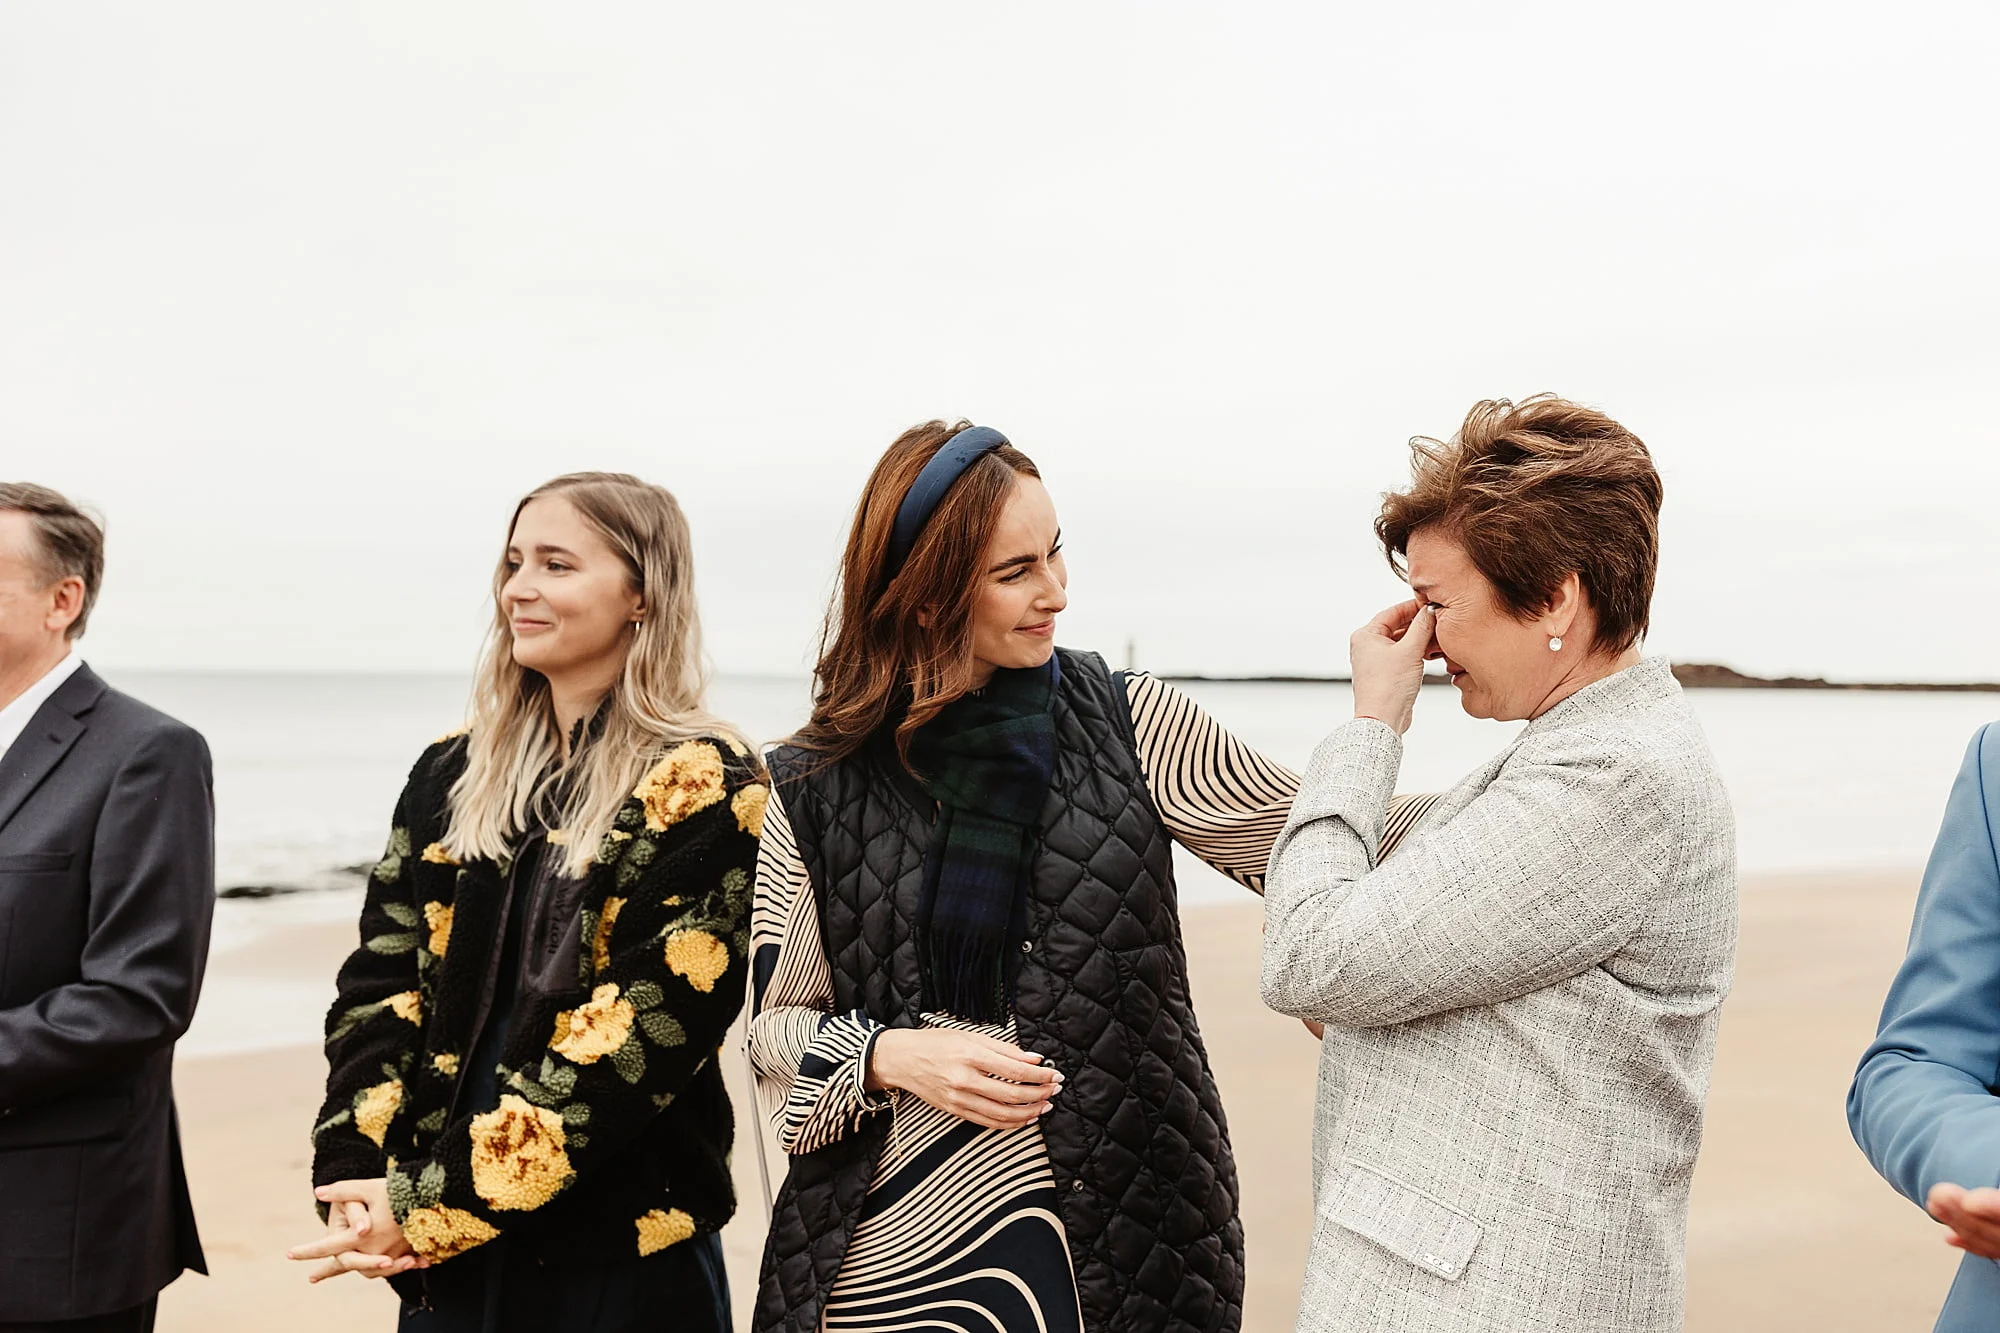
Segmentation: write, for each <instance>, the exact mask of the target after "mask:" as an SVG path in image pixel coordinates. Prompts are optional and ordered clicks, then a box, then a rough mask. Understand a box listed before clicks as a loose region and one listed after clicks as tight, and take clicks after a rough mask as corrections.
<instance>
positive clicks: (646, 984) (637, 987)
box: [625, 981, 667, 1009]
mask: <svg viewBox="0 0 2000 1333" xmlns="http://www.w3.org/2000/svg"><path fill="white" fill-rule="evenodd" d="M666 998H667V993H666V992H665V991H663V990H661V989H660V986H659V983H658V982H655V981H635V982H633V983H632V984H631V985H630V986H627V987H626V988H625V1003H627V1004H629V1005H631V1006H632V1007H633V1008H634V1009H657V1008H659V1007H660V1005H662V1004H663V1003H665V1002H666Z"/></svg>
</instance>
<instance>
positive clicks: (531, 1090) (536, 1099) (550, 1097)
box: [507, 1074, 562, 1106]
mask: <svg viewBox="0 0 2000 1333" xmlns="http://www.w3.org/2000/svg"><path fill="white" fill-rule="evenodd" d="M507 1082H508V1083H510V1084H512V1085H513V1086H514V1087H516V1088H518V1089H520V1092H521V1095H522V1096H523V1097H526V1098H527V1099H528V1100H529V1101H531V1102H533V1103H534V1104H535V1105H537V1106H554V1105H555V1104H556V1103H557V1102H560V1101H561V1100H562V1098H561V1097H558V1096H557V1095H556V1094H554V1093H552V1092H550V1091H549V1090H548V1089H547V1088H545V1087H543V1086H542V1085H541V1084H539V1083H537V1082H535V1080H533V1079H531V1078H529V1077H528V1076H527V1075H526V1074H509V1075H507Z"/></svg>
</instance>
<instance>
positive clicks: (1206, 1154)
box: [754, 649, 1243, 1333]
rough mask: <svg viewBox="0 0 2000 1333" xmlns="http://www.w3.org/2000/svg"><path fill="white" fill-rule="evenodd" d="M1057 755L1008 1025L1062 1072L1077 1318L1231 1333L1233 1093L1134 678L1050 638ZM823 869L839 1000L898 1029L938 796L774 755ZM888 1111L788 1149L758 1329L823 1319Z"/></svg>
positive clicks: (1058, 1115)
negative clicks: (1151, 783) (1186, 931)
mask: <svg viewBox="0 0 2000 1333" xmlns="http://www.w3.org/2000/svg"><path fill="white" fill-rule="evenodd" d="M1058 651H1059V653H1060V654H1061V658H1062V686H1061V689H1060V691H1059V692H1058V694H1057V698H1056V706H1055V720H1056V737H1057V751H1058V753H1057V763H1056V774H1055V779H1054V782H1053V783H1052V784H1051V787H1050V791H1049V801H1048V805H1047V807H1046V808H1045V809H1044V810H1043V813H1042V820H1041V845H1040V849H1039V851H1038V852H1037V855H1036V859H1035V868H1034V881H1033V890H1032V893H1033V896H1032V900H1031V902H1030V904H1029V911H1028V945H1029V948H1028V950H1027V951H1026V952H1025V954H1024V956H1023V957H1022V959H1021V969H1020V973H1019V978H1018V999H1017V1001H1016V1008H1015V1018H1016V1021H1017V1022H1018V1024H1019V1028H1020V1038H1021V1045H1022V1047H1023V1048H1024V1049H1026V1050H1031V1051H1039V1052H1041V1053H1042V1055H1043V1056H1044V1057H1046V1058H1047V1059H1049V1060H1050V1061H1052V1062H1053V1063H1054V1064H1055V1066H1056V1067H1057V1068H1058V1069H1060V1070H1062V1071H1063V1073H1064V1075H1066V1077H1067V1081H1066V1082H1065V1084H1064V1085H1063V1091H1062V1093H1061V1094H1060V1095H1059V1096H1058V1097H1057V1098H1056V1100H1055V1109H1054V1110H1053V1111H1051V1112H1050V1113H1049V1114H1048V1115H1046V1116H1044V1117H1043V1118H1042V1121H1041V1124H1042V1132H1043V1136H1044V1138H1045V1139H1046V1141H1047V1144H1048V1153H1049V1160H1050V1163H1051V1165H1052V1166H1053V1167H1054V1170H1055V1180H1056V1191H1057V1194H1058V1197H1059V1199H1060V1201H1061V1206H1062V1219H1063V1226H1064V1228H1065V1229H1066V1230H1067V1232H1068V1234H1069V1246H1070V1255H1071V1258H1072V1260H1073V1261H1074V1263H1075V1267H1076V1280H1077V1290H1078V1293H1079V1295H1080V1297H1081V1299H1082V1306H1083V1322H1084V1327H1085V1328H1086V1329H1088V1330H1091V1333H1113V1331H1114V1330H1116V1331H1118V1333H1123V1331H1124V1330H1176V1331H1178V1330H1197V1329H1199V1330H1205V1331H1208V1333H1233V1331H1234V1330H1235V1329H1237V1328H1238V1327H1239V1325H1240V1324H1241V1322H1242V1316H1243V1227H1242V1224H1241V1222H1239V1221H1238V1220H1237V1215H1236V1165H1235V1162H1234V1160H1233V1159H1232V1158H1231V1156H1230V1152H1229V1135H1228V1129H1227V1126H1226V1125H1225V1124H1224V1122H1223V1115H1222V1100H1221V1098H1220V1097H1219V1096H1218V1095H1217V1094H1216V1089H1215V1080H1214V1079H1213V1078H1212V1077H1211V1076H1210V1075H1209V1070H1208V1056H1207V1054H1206V1053H1205V1052H1204V1051H1203V1049H1202V1044H1201V1034H1200V1033H1199V1032H1198V1031H1196V1029H1195V1021H1194V1010H1193V1008H1192V1006H1191V1005H1190V1003H1189V1000H1188V984H1187V956H1186V954H1185V952H1184V951H1183V949H1182V946H1181V934H1180V920H1179V914H1178V908H1177V904H1176V900H1175V893H1174V877H1173V861H1172V857H1171V849H1170V843H1169V840H1168V834H1167V830H1166V826H1165V825H1164V824H1163V823H1162V822H1161V819H1160V815H1159V812H1158V811H1157V810H1156V809H1155V808H1154V806H1153V801H1152V798H1151V796H1150V795H1148V793H1147V790H1146V782H1145V777H1144V774H1143V773H1142V772H1141V771H1140V767H1139V758H1138V751H1137V743H1136V741H1135V739H1134V737H1133V733H1132V716H1131V710H1130V708H1129V707H1128V705H1127V701H1126V697H1125V690H1124V682H1123V681H1122V679H1120V678H1117V677H1114V676H1113V675H1112V674H1111V672H1110V671H1109V670H1107V669H1106V667H1105V665H1104V661H1103V659H1102V658H1100V657H1098V656H1097V655H1096V654H1094V653H1077V652H1071V651H1068V650H1066V649H1060V650H1058ZM770 763H771V774H772V777H773V780H774V781H775V782H776V783H777V785H778V788H779V790H780V792H781V793H782V796H783V799H784V805H785V811H786V814H787V815H788V816H789V817H790V819H791V824H792V828H793V831H794V833H795V834H796V835H797V837H798V844H799V851H800V854H801V855H802V856H803V858H804V861H805V865H806V868H807V870H808V871H809V872H810V873H811V876H812V884H813V891H814V895H815V898H816V903H817V907H818V910H819V919H820V930H821V934H822V937H823V939H824V941H825V945H826V952H827V957H828V959H829V961H830V962H831V963H832V967H833V985H834V1001H833V1003H834V1008H835V1010H836V1011H838V1012H847V1011H851V1010H855V1009H859V1010H861V1011H862V1012H864V1013H866V1014H867V1015H868V1016H869V1017H871V1018H874V1019H876V1020H877V1021H878V1022H882V1023H886V1024H888V1025H890V1026H892V1027H910V1026H914V1025H915V1024H916V1022H917V1018H918V1012H919V1007H920V1005H921V1002H922V991H921V985H920V983H919V981H918V977H917V956H916V945H915V941H914V939H913V938H912V934H911V923H912V921H914V920H915V917H916V910H917V894H918V890H919V887H920V884H921V880H922V866H923V857H924V850H925V848H926V847H927V846H928V844H929V840H930V832H931V810H932V807H931V805H930V802H929V800H928V798H927V797H925V796H924V794H923V792H922V790H921V789H920V788H917V787H916V786H915V784H914V783H913V782H912V781H911V780H910V779H909V778H908V777H907V776H906V775H901V774H899V773H897V772H894V771H892V770H891V769H890V767H889V766H888V765H887V764H885V763H884V762H882V760H880V759H879V758H871V757H868V756H865V755H864V756H855V757H853V758H850V759H847V760H843V761H842V762H840V763H838V764H833V765H830V766H822V767H819V768H817V769H815V768H814V766H813V765H814V759H813V756H812V755H811V754H810V753H808V752H805V751H801V750H799V749H797V748H795V747H791V746H786V747H782V748H780V749H779V750H777V751H775V752H773V754H772V755H771V757H770ZM888 1128H889V1125H888V1117H887V1116H886V1115H878V1116H872V1117H869V1118H868V1119H867V1120H866V1121H864V1123H863V1127H862V1128H861V1130H860V1131H858V1132H856V1133H854V1134H850V1135H848V1136H847V1137H846V1138H844V1139H842V1140H840V1141H839V1142H836V1143H833V1144H831V1145H829V1146H827V1147H825V1148H822V1149H820V1150H819V1151H818V1152H813V1153H807V1154H803V1155H800V1156H795V1157H793V1158H792V1159H791V1173H790V1175H789V1176H788V1177H787V1178H786V1180H785V1184H784V1188H783V1189H782V1190H780V1191H779V1194H778V1200H777V1204H776V1206H775V1209H774V1214H773V1217H772V1222H771V1231H770V1236H769V1238H768V1240H767V1242H766V1244H765V1249H764V1266H763V1273H762V1280H761V1282H760V1284H759V1289H758V1293H757V1312H756V1319H755V1325H754V1327H755V1328H756V1330H757V1333H816V1331H817V1329H818V1328H819V1320H820V1312H821V1309H822V1307H823V1306H824V1305H825V1303H826V1298H827V1293H828V1292H829V1290H830V1289H831V1288H832V1286H833V1281H834V1278H835V1276H836V1275H837V1274H838V1273H839V1272H840V1265H841V1261H842V1258H843V1257H844V1256H845V1254H846V1252H847V1245H848V1241H849V1239H850V1238H851V1237H852V1235H853V1233H854V1227H855V1224H856V1222H857V1221H858V1220H859V1218H860V1215H861V1208H862V1201H863V1198H864V1197H865V1195H866V1193H867V1189H868V1184H869V1182H870V1180H871V1179H873V1176H874V1172H875V1167H876V1164H877V1162H878V1160H879V1159H880V1156H881V1152H882V1147H883V1144H884V1143H885V1142H886V1140H887V1137H888Z"/></svg>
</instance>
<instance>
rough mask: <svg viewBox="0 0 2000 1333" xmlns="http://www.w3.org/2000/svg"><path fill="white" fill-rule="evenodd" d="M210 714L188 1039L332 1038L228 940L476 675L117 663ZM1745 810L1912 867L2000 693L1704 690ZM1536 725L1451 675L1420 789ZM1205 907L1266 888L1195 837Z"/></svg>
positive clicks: (1292, 711)
mask: <svg viewBox="0 0 2000 1333" xmlns="http://www.w3.org/2000/svg"><path fill="white" fill-rule="evenodd" d="M104 674H105V675H106V677H107V678H108V679H109V680H111V682H112V683H113V684H114V685H116V686H118V687H119V688H121V689H124V690H126V691H128V692H130V693H132V694H134V695H137V696H138V697H139V698H141V699H144V700H145V701H147V702H148V703H150V704H152V705H154V706H155V707H158V708H161V709H164V710H166V711H167V712H169V713H172V714H174V715H175V716H177V717H179V718H181V719H182V720H184V721H186V722H187V723H189V724H190V725H192V726H194V727H196V728H198V729H199V730H200V731H201V732H202V733H203V734H204V735H205V736H206V737H207V738H208V742H209V747H210V750H211V753H212V754H213V757H214V763H215V799H216V871H217V886H218V889H219V891H220V892H222V893H223V894H224V895H225V897H224V899H223V901H221V902H219V903H218V904H217V919H216V938H215V954H216V956H217V958H218V961H219V962H220V963H221V964H222V965H220V966H218V967H217V968H216V969H214V971H213V973H212V975H211V979H210V982H209V985H208V987H207V991H206V993H205V994H204V998H203V1004H202V1010H201V1013H200V1014H198V1015H197V1018H196V1024H195V1029H194V1030H193V1031H192V1032H191V1033H190V1034H189V1036H188V1039H187V1040H186V1041H185V1042H184V1043H183V1046H182V1049H183V1051H184V1052H186V1053H188V1054H202V1053H213V1052H218V1051H227V1050H241V1049H249V1048H255V1047H262V1046H271V1045H281V1044H286V1043H288V1042H292V1041H308V1040H312V1039H313V1037H314V1034H315V1032H316V1031H317V1027H318V1023H319V1020H320V1018H321V1016H322V1015H323V1013H324V1010H325V1006H326V1004H327V1003H328V1002H329V1001H330V999H331V997H332V978H331V977H326V978H306V977H300V978H293V979H288V980H284V981H274V980H271V979H268V978H265V979H260V980H256V981H254V982H253V981H251V980H250V979H248V978H243V979H232V977H231V974H230V970H229V968H228V966H227V961H226V959H227V955H228V954H229V953H230V951H232V950H237V949H241V948H243V947H244V946H246V945H248V944H250V943H251V942H252V941H254V940H255V939H256V938H257V937H258V936H259V935H260V934H263V933H265V932H268V931H270V930H273V929H277V928H280V927H283V926H289V925H296V924H304V923H309V922H318V921H328V920H351V919H352V918H353V916H354V915H355V913H356V912H357V911H358V909H359V904H360V885H361V877H360V871H361V868H363V867H365V866H367V865H368V864H369V863H371V862H372V861H373V860H374V859H375V858H376V857H378V856H379V855H380V854H381V850H382V845H383V841H384V839H385V838H386V836H387V833H388V828H389V818H390V813H391V811H392V809H393V808H394V805H395V801H396V796H397V794H398V793H399V792H400V791H401V789H402V784H403V781H404V778H405V777H406V776H407V774H408V771H409V767H410V765H411V763H413V762H414V761H415V759H416V757H417V755H418V754H420V753H421V752H422V750H423V748H424V746H425V745H426V744H427V743H428V742H430V741H431V740H433V739H435V738H436V737H437V736H440V735H442V734H444V733H446V732H449V731H452V730H455V729H456V728H457V727H458V725H459V724H460V721H461V720H462V718H463V715H464V708H465V701H466V697H467V689H468V682H467V680H466V679H465V678H463V677H454V676H441V675H438V676H424V675H358V674H357V675H307V674H277V673H272V674H252V673H241V674H229V673H214V674H200V673H181V672H150V671H106V672H105V673H104ZM1181 688H1183V689H1185V690H1186V691H1187V692H1188V693H1189V694H1191V695H1192V696H1194V698H1195V699H1196V700H1198V701H1199V702H1200V703H1201V704H1202V706H1203V707H1204V708H1206V709H1207V710H1208V711H1209V713H1210V714H1211V715H1212V716H1214V717H1215V718H1216V719H1217V720H1218V721H1220V722H1221V723H1222V724H1223V725H1224V726H1226V727H1228V728H1229V729H1230V730H1231V731H1232V732H1233V733H1235V734H1236V735H1237V736H1238V737H1239V738H1241V739H1242V740H1243V741H1244V742H1246V743H1248V744H1250V745H1252V746H1255V747H1256V748H1257V749H1259V750H1261V751H1263V752H1264V753H1265V754H1266V755H1268V756H1270V757H1271V758H1272V759H1274V760H1277V761H1278V762H1280V763H1284V764H1288V765H1291V766H1293V767H1300V766H1303V765H1304V763H1305V762H1306V760H1307V758H1308V756H1309V755H1310V754H1311V753H1312V749H1313V747H1314V746H1315V745H1316V744H1317V743H1318V742H1319V740H1320V739H1321V738H1322V737H1324V736H1325V735H1326V733H1327V732H1329V731H1331V730H1332V729H1333V728H1334V727H1336V726H1339V725H1340V724H1341V723H1342V722H1343V721H1345V720H1346V719H1347V718H1348V717H1349V716H1350V714H1351V707H1352V695H1351V693H1350V692H1349V690H1348V688H1347V687H1346V686H1344V685H1334V684H1277V683H1263V682H1219V681H1217V682H1183V683H1182V684H1181ZM1688 697H1689V699H1690V700H1691V701H1692V702H1693V704H1694V708H1695V711H1696V712H1697V714H1698V715H1699V716H1700V717H1701V719H1702V723H1703V726H1704V727H1705V728H1706V730H1707V732H1708V737H1709V742H1710V744H1711V745H1712V746H1713V747H1714V750H1715V756H1716V761H1717V763H1718V765H1719V766H1720V768H1721V770H1722V775H1723V780H1724V781H1725V783H1727V785H1728V787H1729V791H1730V796H1731V798H1732V800H1733V801H1734V804H1735V808H1736V816H1737V839H1738V853H1739V858H1740V862H1741V865H1742V869H1743V871H1744V873H1745V874H1746V875H1756V874H1768V873H1787V872H1814V871H1829V870H1834V871H1845V870H1894V871H1908V870H1911V869H1914V868H1915V867H1917V866H1920V865H1921V864H1922V862H1923V859H1924V857H1925V855H1926V854H1927V852H1928V851H1929V848H1930V843H1931V840H1932V838H1933V837H1934V836H1935V835H1936V832H1937V826H1938V819H1939V816H1940V814H1941V812H1942V810H1943V807H1944V799H1945V794H1946V792H1947V791H1948V789H1949V787H1950V783H1951V779H1952V776H1953V774H1954V773H1955V772H1956V771H1957V768H1958V764H1959V761H1960V759H1961V757H1962V755H1963V752H1964V749H1965V745H1966V742H1967V740H1968V739H1969V738H1970V737H1971V735H1972V733H1973V732H1974V731H1975V730H1976V729H1977V728H1978V727H1979V726H1980V725H1981V724H1982V723H1984V722H1987V721H1989V720H1992V719H1994V718H1995V717H2000V695H1989V694H1909V693H1887V692H1880V693H1878V692H1848V691H1775V690H1694V691H1690V692H1689V695H1688ZM711 702H712V705H713V707H714V708H715V710H716V711H717V712H718V713H719V714H721V715H722V716H724V717H728V718H730V719H731V720H733V721H735V722H736V723H737V724H738V725H739V726H741V727H742V728H743V729H744V730H745V731H746V732H748V733H749V734H750V735H752V736H754V737H757V738H761V739H765V740H769V739H775V738H777V737H779V736H782V735H784V734H786V733H787V732H789V731H790V730H791V729H792V728H794V727H796V726H797V725H798V724H799V723H800V722H801V721H802V720H803V719H804V717H805V714H806V710H807V706H808V696H807V683H806V681H805V680H804V678H803V677H783V676H723V677H720V678H719V679H718V680H717V681H716V682H715V686H714V690H713V694H712V699H711ZM1518 729H1519V727H1518V724H1501V723H1492V722H1482V721H1478V720H1476V719H1473V718H1468V717H1466V716H1465V714H1464V713H1463V712H1462V711H1461V710H1460V709H1459V708H1458V701H1457V695H1456V692H1455V691H1452V690H1450V689H1449V688H1434V689H1426V690H1425V691H1424V692H1423V695H1422V697H1421V698H1420V700H1419V701H1418V706H1417V714H1416V724H1415V725H1414V726H1413V727H1412V728H1411V731H1410V734H1409V736H1408V737H1407V739H1406V743H1405V755H1404V763H1403V769H1402V774H1401V778H1400V780H1399V781H1398V783H1397V787H1398V789H1399V790H1401V791H1435V790H1438V789H1441V788H1443V787H1446V786H1449V785H1450V784H1451V783H1453V782H1455V781H1456V780H1457V779H1458V778H1459V777H1461V776H1463V775H1464V774H1465V773H1466V772H1468V771H1469V770H1471V769H1472V768H1474V767H1476V766H1477V765H1478V764H1479V763H1481V762H1482V761H1483V760H1485V759H1486V758H1488V757H1489V756H1491V755H1492V754H1494V753H1495V752H1497V751H1498V750H1500V749H1501V748H1503V747H1504V746H1505V745H1507V744H1508V743H1509V742H1510V741H1511V740H1512V739H1513V737H1514V735H1515V734H1516V732H1517V731H1518ZM1177 854H1178V856H1179V860H1180V864H1179V878H1180V885H1181V895H1182V901H1183V903H1184V904H1185V905H1187V906H1188V907H1190V908H1198V907H1200V906H1202V905H1206V904H1212V903H1218V902H1234V901H1242V900H1244V894H1245V893H1246V890H1244V889H1242V888H1241V887H1239V886H1237V885H1236V884H1234V883H1233V882H1231V881H1230V880H1228V879H1226V878H1224V877H1223V876H1221V875H1220V874H1217V873H1216V872H1215V871H1213V870H1210V869H1209V868H1208V867H1206V866H1204V865H1202V864H1201V863H1200V862H1199V861H1197V860H1196V859H1195V858H1193V857H1191V856H1188V855H1187V854H1186V853H1185V852H1177Z"/></svg>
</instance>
